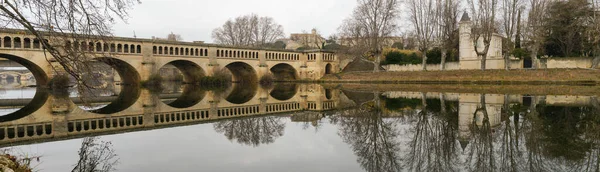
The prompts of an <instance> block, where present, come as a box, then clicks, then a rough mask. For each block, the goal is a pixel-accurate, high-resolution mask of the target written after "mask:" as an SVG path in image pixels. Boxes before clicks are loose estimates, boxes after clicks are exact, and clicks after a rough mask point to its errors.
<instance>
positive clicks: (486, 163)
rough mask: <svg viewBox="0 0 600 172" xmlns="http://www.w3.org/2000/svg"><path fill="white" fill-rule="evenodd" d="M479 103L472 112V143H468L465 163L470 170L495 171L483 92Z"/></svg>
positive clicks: (490, 131)
mask: <svg viewBox="0 0 600 172" xmlns="http://www.w3.org/2000/svg"><path fill="white" fill-rule="evenodd" d="M480 103H481V104H480V105H478V106H477V110H476V111H475V113H473V121H472V124H471V133H472V134H473V143H472V144H470V145H471V147H470V150H469V153H468V157H467V160H466V163H467V164H468V165H467V167H468V168H469V170H470V171H495V170H496V169H497V168H496V164H495V163H496V157H495V156H494V138H493V133H492V127H491V124H490V118H489V114H488V111H487V108H486V102H485V95H484V94H482V95H481V98H480ZM478 117H481V125H478V121H477V119H478Z"/></svg>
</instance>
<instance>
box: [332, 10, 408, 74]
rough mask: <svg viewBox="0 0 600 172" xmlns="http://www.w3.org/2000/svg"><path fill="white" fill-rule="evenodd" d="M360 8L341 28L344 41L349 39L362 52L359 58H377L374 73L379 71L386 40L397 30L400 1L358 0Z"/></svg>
mask: <svg viewBox="0 0 600 172" xmlns="http://www.w3.org/2000/svg"><path fill="white" fill-rule="evenodd" d="M357 3H358V6H357V7H356V8H355V9H354V11H353V14H352V15H351V16H350V18H348V19H346V20H344V23H343V24H342V26H341V27H340V30H341V36H342V39H349V40H350V42H353V43H352V44H354V45H355V46H352V47H353V48H357V49H358V50H363V51H360V52H359V53H358V54H357V56H364V55H365V54H368V55H367V56H370V57H375V62H374V64H375V65H374V69H373V71H374V72H376V71H379V64H380V61H381V53H382V50H383V44H384V42H385V41H384V39H385V38H386V37H389V36H391V35H392V33H393V32H394V31H395V30H396V22H397V21H396V20H397V18H398V15H399V11H398V6H399V2H398V0H357Z"/></svg>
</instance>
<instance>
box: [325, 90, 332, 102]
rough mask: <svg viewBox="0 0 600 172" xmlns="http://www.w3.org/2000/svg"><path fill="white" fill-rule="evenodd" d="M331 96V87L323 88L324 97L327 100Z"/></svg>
mask: <svg viewBox="0 0 600 172" xmlns="http://www.w3.org/2000/svg"><path fill="white" fill-rule="evenodd" d="M331 97H332V92H331V89H325V98H327V100H331Z"/></svg>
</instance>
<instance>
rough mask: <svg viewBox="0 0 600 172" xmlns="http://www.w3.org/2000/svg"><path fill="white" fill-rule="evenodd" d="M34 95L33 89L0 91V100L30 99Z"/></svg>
mask: <svg viewBox="0 0 600 172" xmlns="http://www.w3.org/2000/svg"><path fill="white" fill-rule="evenodd" d="M34 95H35V88H22V89H1V90H0V99H31V98H33V96H34Z"/></svg>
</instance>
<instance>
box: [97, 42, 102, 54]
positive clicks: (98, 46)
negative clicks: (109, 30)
mask: <svg viewBox="0 0 600 172" xmlns="http://www.w3.org/2000/svg"><path fill="white" fill-rule="evenodd" d="M96 52H102V43H99V42H98V43H96Z"/></svg>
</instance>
